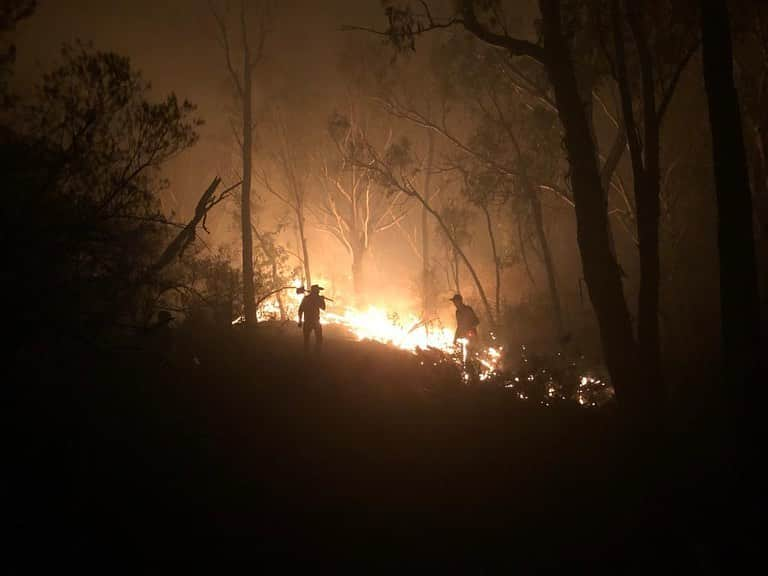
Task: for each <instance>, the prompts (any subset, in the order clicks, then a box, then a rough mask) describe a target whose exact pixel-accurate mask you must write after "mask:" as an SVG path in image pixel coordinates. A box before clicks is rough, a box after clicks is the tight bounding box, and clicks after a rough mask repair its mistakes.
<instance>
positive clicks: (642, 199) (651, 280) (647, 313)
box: [611, 0, 663, 406]
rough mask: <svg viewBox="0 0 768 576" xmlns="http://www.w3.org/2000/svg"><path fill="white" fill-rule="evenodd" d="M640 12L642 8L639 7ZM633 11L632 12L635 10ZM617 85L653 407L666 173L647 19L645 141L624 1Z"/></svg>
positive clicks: (642, 40)
mask: <svg viewBox="0 0 768 576" xmlns="http://www.w3.org/2000/svg"><path fill="white" fill-rule="evenodd" d="M635 8H636V7H635ZM630 10H631V9H630ZM611 12H612V20H613V31H614V46H615V51H616V63H617V82H618V85H619V92H620V95H621V108H622V116H623V118H624V126H625V127H626V133H627V142H628V144H629V151H630V157H631V160H632V180H633V185H634V191H635V204H636V206H637V235H638V245H639V253H640V291H639V294H638V306H637V309H638V330H637V332H638V353H639V360H640V368H641V370H642V376H643V380H644V382H645V386H646V387H647V388H648V391H649V394H650V399H651V401H652V405H654V406H659V405H660V402H661V400H662V396H663V386H662V377H661V351H660V344H659V278H660V263H659V212H660V206H659V203H660V194H661V175H660V168H659V153H660V146H659V120H658V116H657V112H656V96H655V84H654V69H653V62H652V59H651V54H650V50H649V48H648V44H647V37H646V34H645V30H644V26H643V25H642V20H641V18H640V16H639V15H638V14H637V13H636V12H632V13H630V14H629V15H628V18H629V21H630V26H631V28H632V34H633V36H634V38H635V42H636V44H637V50H638V54H639V60H640V76H641V88H642V96H641V101H642V104H643V126H644V137H643V139H642V142H641V140H640V134H639V128H638V126H637V123H636V121H635V114H634V109H633V106H632V101H633V98H632V94H631V91H630V90H631V89H630V83H629V79H628V76H627V65H626V56H625V49H624V32H623V30H624V19H623V17H622V14H621V9H620V8H619V2H618V0H613V2H612V3H611Z"/></svg>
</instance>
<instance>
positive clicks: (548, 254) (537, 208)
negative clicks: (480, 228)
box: [528, 186, 565, 341]
mask: <svg viewBox="0 0 768 576" xmlns="http://www.w3.org/2000/svg"><path fill="white" fill-rule="evenodd" d="M528 193H529V203H530V205H531V212H532V213H533V225H534V228H535V229H536V236H537V237H538V240H539V245H540V246H541V258H542V260H543V261H544V270H545V271H546V273H547V287H548V288H549V299H550V301H551V303H552V315H553V316H554V319H555V330H556V331H557V337H558V339H559V340H560V341H562V339H563V338H564V337H565V323H564V322H563V309H562V307H561V305H560V293H559V292H558V289H557V276H556V275H555V264H554V261H553V260H552V251H551V250H550V249H549V240H548V239H547V234H546V231H545V230H544V216H543V214H542V210H541V200H540V199H539V196H538V194H537V193H536V191H535V190H532V189H531V188H530V186H529V187H528Z"/></svg>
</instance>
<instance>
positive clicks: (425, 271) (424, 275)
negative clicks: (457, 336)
mask: <svg viewBox="0 0 768 576" xmlns="http://www.w3.org/2000/svg"><path fill="white" fill-rule="evenodd" d="M427 137H428V138H429V144H428V149H427V169H426V172H425V174H424V199H425V200H426V201H427V202H429V196H430V187H429V185H430V180H431V178H432V163H433V161H434V152H435V137H434V133H433V132H432V131H431V130H430V131H429V133H428V136H427ZM427 220H428V212H427V209H426V208H425V207H423V206H422V209H421V308H422V313H423V315H424V317H425V318H426V317H427V315H428V314H429V311H430V309H431V307H432V303H431V302H430V301H429V294H430V286H429V278H430V275H429V225H428V222H427ZM427 329H429V328H427Z"/></svg>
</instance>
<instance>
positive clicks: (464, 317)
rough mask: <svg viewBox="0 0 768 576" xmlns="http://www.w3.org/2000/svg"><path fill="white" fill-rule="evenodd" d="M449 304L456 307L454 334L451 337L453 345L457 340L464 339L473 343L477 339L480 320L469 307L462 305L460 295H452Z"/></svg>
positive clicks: (462, 300)
mask: <svg viewBox="0 0 768 576" xmlns="http://www.w3.org/2000/svg"><path fill="white" fill-rule="evenodd" d="M451 302H453V304H454V306H456V332H455V333H454V335H453V343H454V344H456V342H457V341H458V340H459V338H466V339H467V340H469V341H470V342H473V341H474V340H475V339H476V338H477V325H478V324H480V319H479V318H478V317H477V314H475V311H474V310H473V309H472V307H471V306H468V305H467V304H464V298H462V297H461V294H454V295H453V296H452V297H451Z"/></svg>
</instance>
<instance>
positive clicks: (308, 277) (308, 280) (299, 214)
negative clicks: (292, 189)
mask: <svg viewBox="0 0 768 576" xmlns="http://www.w3.org/2000/svg"><path fill="white" fill-rule="evenodd" d="M296 220H297V224H298V229H299V242H301V253H302V255H303V256H304V258H303V260H302V264H303V265H304V282H305V286H306V287H307V288H309V287H310V286H312V274H311V273H310V268H309V249H308V248H307V237H306V236H305V235H304V210H303V209H302V207H301V206H299V208H298V210H296Z"/></svg>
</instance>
